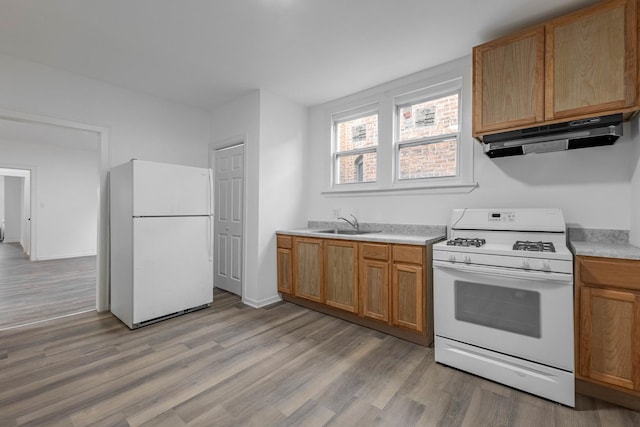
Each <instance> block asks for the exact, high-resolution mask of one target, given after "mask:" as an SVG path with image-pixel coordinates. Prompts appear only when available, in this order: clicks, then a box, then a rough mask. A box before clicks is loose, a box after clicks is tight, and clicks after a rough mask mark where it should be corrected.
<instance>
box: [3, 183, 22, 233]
mask: <svg viewBox="0 0 640 427" xmlns="http://www.w3.org/2000/svg"><path fill="white" fill-rule="evenodd" d="M23 185H24V178H23V177H18V176H6V177H5V178H4V200H5V214H4V225H5V229H4V242H5V243H18V242H20V237H21V233H22V214H21V209H22V188H23Z"/></svg>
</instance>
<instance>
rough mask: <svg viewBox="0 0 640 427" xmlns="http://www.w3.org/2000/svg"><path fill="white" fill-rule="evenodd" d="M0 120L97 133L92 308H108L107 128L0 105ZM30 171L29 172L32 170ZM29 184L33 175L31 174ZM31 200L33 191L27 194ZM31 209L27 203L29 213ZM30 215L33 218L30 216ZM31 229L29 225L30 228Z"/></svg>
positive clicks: (102, 309) (100, 309)
mask: <svg viewBox="0 0 640 427" xmlns="http://www.w3.org/2000/svg"><path fill="white" fill-rule="evenodd" d="M0 119H5V120H13V121H19V122H24V123H33V124H39V125H49V126H57V127H64V128H69V129H75V130H80V131H88V132H94V133H96V134H97V136H98V150H97V153H98V155H97V159H96V160H97V163H98V182H99V185H98V223H97V224H96V231H97V235H98V239H97V246H96V311H99V312H100V311H107V310H109V295H110V284H109V191H108V182H107V176H108V172H109V164H110V158H109V153H110V150H109V128H108V127H105V126H100V125H96V124H92V123H84V122H78V121H74V120H67V119H61V118H56V117H49V116H44V115H40V114H34V113H27V112H24V111H17V110H10V109H6V108H1V107H0ZM32 173H33V171H32ZM31 180H32V181H31V182H32V185H33V181H34V177H33V175H32V176H31ZM31 197H32V201H33V191H32V194H31ZM34 211H35V209H34V206H33V205H32V206H31V214H32V215H33V213H34ZM32 218H33V217H32ZM32 231H33V227H32Z"/></svg>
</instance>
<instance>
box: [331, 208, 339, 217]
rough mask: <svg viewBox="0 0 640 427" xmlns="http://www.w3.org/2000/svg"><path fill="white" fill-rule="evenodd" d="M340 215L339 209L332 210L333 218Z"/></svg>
mask: <svg viewBox="0 0 640 427" xmlns="http://www.w3.org/2000/svg"><path fill="white" fill-rule="evenodd" d="M339 216H340V209H334V210H333V217H334V218H338V217H339Z"/></svg>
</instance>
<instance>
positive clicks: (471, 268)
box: [433, 260, 573, 284]
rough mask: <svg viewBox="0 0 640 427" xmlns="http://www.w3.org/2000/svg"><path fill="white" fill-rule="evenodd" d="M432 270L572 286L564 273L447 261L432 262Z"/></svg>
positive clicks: (570, 276) (571, 281) (571, 278)
mask: <svg viewBox="0 0 640 427" xmlns="http://www.w3.org/2000/svg"><path fill="white" fill-rule="evenodd" d="M433 268H442V269H448V270H454V271H462V272H466V273H477V274H485V275H489V276H498V277H510V278H514V279H523V280H537V281H545V282H548V281H551V282H562V283H567V284H573V276H572V275H571V274H566V273H547V272H544V271H536V270H517V269H506V268H495V267H485V266H481V265H473V264H460V263H456V264H452V263H451V262H448V261H438V260H436V261H433Z"/></svg>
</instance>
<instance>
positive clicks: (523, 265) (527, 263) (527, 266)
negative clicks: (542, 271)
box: [522, 259, 531, 270]
mask: <svg viewBox="0 0 640 427" xmlns="http://www.w3.org/2000/svg"><path fill="white" fill-rule="evenodd" d="M522 268H524V269H527V270H529V269H530V268H531V264H529V261H528V260H526V259H523V260H522Z"/></svg>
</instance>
